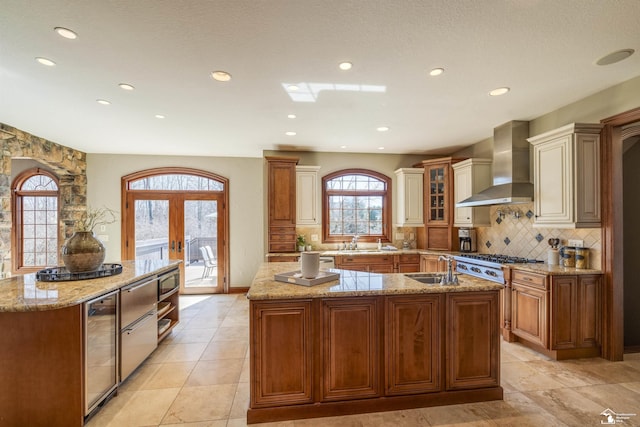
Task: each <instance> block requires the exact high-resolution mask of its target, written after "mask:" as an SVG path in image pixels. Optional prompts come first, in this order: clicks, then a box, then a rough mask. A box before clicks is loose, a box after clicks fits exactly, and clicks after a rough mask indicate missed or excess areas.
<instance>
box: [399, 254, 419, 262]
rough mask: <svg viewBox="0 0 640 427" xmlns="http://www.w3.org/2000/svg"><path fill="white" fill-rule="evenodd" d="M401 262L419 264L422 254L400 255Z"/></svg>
mask: <svg viewBox="0 0 640 427" xmlns="http://www.w3.org/2000/svg"><path fill="white" fill-rule="evenodd" d="M399 262H400V263H401V264H419V263H420V254H403V255H400V259H399Z"/></svg>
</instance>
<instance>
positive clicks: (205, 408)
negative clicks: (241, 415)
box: [162, 384, 237, 424]
mask: <svg viewBox="0 0 640 427" xmlns="http://www.w3.org/2000/svg"><path fill="white" fill-rule="evenodd" d="M236 387H237V385H236V384H221V385H208V386H201V387H184V388H183V389H182V390H180V392H179V393H178V395H177V396H176V398H175V401H174V402H173V404H172V405H171V407H170V408H169V410H168V411H167V415H166V416H165V417H164V418H163V419H162V424H172V423H173V424H175V423H184V422H195V421H211V420H220V419H225V418H228V417H229V412H230V410H231V404H232V403H233V398H234V394H235V390H236Z"/></svg>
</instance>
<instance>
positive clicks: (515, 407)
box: [87, 295, 640, 427]
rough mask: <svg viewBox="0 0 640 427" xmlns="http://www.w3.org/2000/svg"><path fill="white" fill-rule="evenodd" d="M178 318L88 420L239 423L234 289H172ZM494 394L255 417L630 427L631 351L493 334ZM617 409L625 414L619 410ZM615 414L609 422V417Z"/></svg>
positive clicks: (242, 357) (307, 426) (243, 359)
mask: <svg viewBox="0 0 640 427" xmlns="http://www.w3.org/2000/svg"><path fill="white" fill-rule="evenodd" d="M180 303H181V314H180V316H181V322H180V324H179V325H178V326H177V327H176V329H174V332H173V333H172V334H171V335H170V336H169V337H167V339H166V340H164V341H163V342H162V344H161V345H160V347H159V348H158V349H157V350H156V351H155V352H154V353H153V354H152V355H151V356H150V357H149V359H148V360H147V361H146V362H145V363H144V364H143V365H142V366H141V367H140V368H139V369H138V370H137V371H136V372H134V373H133V374H132V376H131V377H130V378H129V379H128V380H127V381H126V382H125V383H124V384H123V385H122V387H121V388H120V392H119V394H118V396H115V397H114V398H113V399H111V401H109V402H108V403H107V404H106V405H105V406H104V407H103V408H102V409H101V411H100V412H98V414H97V415H96V416H94V417H93V418H92V419H91V420H90V421H89V422H88V423H87V426H89V427H102V426H117V427H137V426H140V427H142V426H144V427H146V426H159V425H162V426H173V425H186V426H191V427H225V426H226V427H240V426H246V418H245V416H246V410H247V407H248V403H249V359H248V348H249V343H248V336H249V327H248V325H249V321H248V316H249V303H248V301H247V299H246V298H245V297H244V295H217V296H208V297H205V296H186V297H181V300H180ZM501 382H502V386H503V388H504V392H505V394H504V400H503V401H496V402H485V403H472V404H465V405H453V406H444V407H434V408H420V409H413V410H405V411H395V412H385V413H373V414H362V415H352V416H344V417H331V418H317V419H309V420H297V421H286V422H280V423H270V424H255V426H259V427H265V426H270V427H273V426H278V427H281V426H282V427H294V426H295V427H300V426H304V427H312V426H313V427H315V426H318V427H320V426H322V427H331V426H340V427H342V426H348V427H365V426H366V427H370V426H374V427H375V426H411V427H413V426H580V427H582V426H591V425H592V426H595V425H602V424H606V423H607V422H608V420H607V418H605V417H604V416H603V415H601V413H602V412H603V411H605V410H606V409H607V408H609V409H611V410H613V411H615V413H616V414H617V419H616V418H615V416H614V419H613V420H612V421H611V424H617V425H622V426H640V354H633V355H626V356H625V360H624V361H623V362H608V361H606V360H603V359H578V360H569V361H563V362H556V361H552V360H549V359H547V358H546V357H543V356H541V355H539V354H537V353H535V352H533V351H530V350H528V349H526V348H524V347H522V346H520V345H518V344H508V343H504V342H503V343H502V371H501ZM623 414H637V415H629V416H628V417H626V419H624V416H623ZM616 421H617V422H616Z"/></svg>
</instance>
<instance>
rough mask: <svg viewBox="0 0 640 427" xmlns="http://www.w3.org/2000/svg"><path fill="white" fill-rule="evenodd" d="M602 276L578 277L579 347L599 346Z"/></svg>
mask: <svg viewBox="0 0 640 427" xmlns="http://www.w3.org/2000/svg"><path fill="white" fill-rule="evenodd" d="M601 319H602V276H600V275H593V276H591V275H589V276H578V326H579V329H578V341H577V344H578V346H579V347H597V346H599V345H600V340H601V338H600V337H601V331H602V320H601Z"/></svg>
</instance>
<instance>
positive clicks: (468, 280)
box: [247, 262, 504, 300]
mask: <svg viewBox="0 0 640 427" xmlns="http://www.w3.org/2000/svg"><path fill="white" fill-rule="evenodd" d="M299 268H300V265H299V264H298V263H297V262H277V263H263V264H262V265H261V266H260V268H259V269H258V272H257V273H256V276H255V278H254V279H253V283H252V284H251V288H250V289H249V293H248V294H247V298H249V299H251V300H275V299H297V298H331V297H349V296H372V295H412V294H428V293H443V292H472V291H496V290H500V289H503V288H504V286H503V285H500V284H497V283H494V282H490V281H488V280H484V279H478V278H475V277H472V276H467V275H463V274H461V275H458V279H459V281H460V284H459V285H457V286H441V285H439V284H437V285H426V284H423V283H420V282H418V281H416V280H413V279H411V278H409V277H406V276H405V275H404V274H403V273H389V274H378V273H368V272H363V271H350V270H338V269H331V271H335V272H339V273H340V279H339V280H334V281H332V282H327V283H323V284H320V285H315V286H302V285H295V284H290V283H284V282H279V281H276V280H275V279H274V278H273V276H274V275H275V274H279V273H287V272H291V271H296V270H299Z"/></svg>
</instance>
